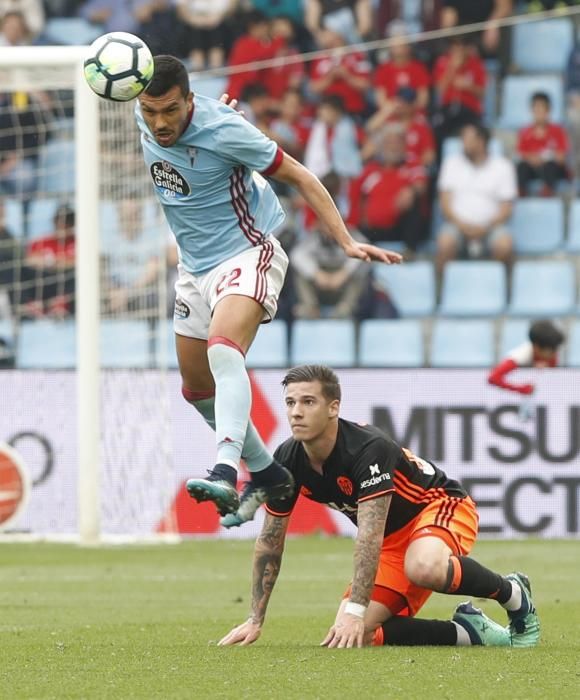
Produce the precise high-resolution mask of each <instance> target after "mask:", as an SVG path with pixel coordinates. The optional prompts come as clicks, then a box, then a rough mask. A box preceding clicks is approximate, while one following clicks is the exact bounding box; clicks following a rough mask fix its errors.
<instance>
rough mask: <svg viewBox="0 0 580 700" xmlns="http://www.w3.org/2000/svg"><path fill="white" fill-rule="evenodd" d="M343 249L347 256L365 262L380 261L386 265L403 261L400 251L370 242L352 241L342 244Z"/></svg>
mask: <svg viewBox="0 0 580 700" xmlns="http://www.w3.org/2000/svg"><path fill="white" fill-rule="evenodd" d="M343 250H344V252H345V253H346V254H347V255H348V256H349V258H360V259H361V260H365V261H366V262H382V263H386V264H387V265H393V264H394V265H396V264H398V263H400V262H403V256H402V255H401V254H400V253H395V252H393V251H392V250H383V249H382V248H379V247H378V246H376V245H371V244H370V243H357V242H356V241H353V242H352V243H349V244H348V245H346V246H344V248H343Z"/></svg>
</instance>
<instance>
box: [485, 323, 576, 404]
mask: <svg viewBox="0 0 580 700" xmlns="http://www.w3.org/2000/svg"><path fill="white" fill-rule="evenodd" d="M528 337H529V340H527V341H526V342H525V343H522V344H521V345H518V347H517V348H514V349H513V350H512V351H511V352H510V353H509V354H508V356H507V357H505V358H503V359H502V360H501V362H500V363H499V364H498V365H496V366H495V367H494V368H493V369H492V370H491V372H490V373H489V375H488V378H487V381H488V382H489V383H490V384H493V385H494V386H497V387H500V388H501V389H507V390H508V391H515V392H517V393H518V394H524V395H529V394H533V393H534V389H535V387H534V385H533V384H529V383H526V384H516V383H515V382H510V381H509V380H507V379H506V377H507V375H508V374H509V373H510V372H513V371H514V370H515V369H518V368H519V367H541V368H543V367H556V366H557V365H558V349H559V348H560V346H561V345H562V343H563V342H564V340H565V336H564V333H563V332H562V331H561V330H560V329H559V328H558V326H556V325H555V324H554V323H552V321H545V320H544V321H534V323H532V325H531V326H530V330H529V336H528Z"/></svg>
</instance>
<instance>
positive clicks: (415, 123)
mask: <svg viewBox="0 0 580 700" xmlns="http://www.w3.org/2000/svg"><path fill="white" fill-rule="evenodd" d="M416 104H417V93H416V91H415V90H414V88H412V87H400V88H398V90H397V93H396V95H395V97H394V99H393V100H391V104H390V105H389V107H390V108H389V109H379V111H378V112H376V113H375V114H374V115H373V116H372V117H371V118H370V119H369V121H368V122H367V125H366V130H367V134H368V136H369V138H368V139H367V141H366V143H365V145H364V147H363V151H362V155H363V160H365V161H366V160H368V159H369V158H371V157H373V156H374V155H375V153H376V152H377V149H378V150H380V146H381V142H382V139H383V132H384V130H385V128H388V127H389V126H390V125H394V124H399V125H400V127H401V130H402V131H403V133H404V134H405V162H407V163H412V164H415V163H421V164H422V165H424V166H425V167H426V168H430V167H431V166H432V165H433V164H434V162H435V139H434V137H433V131H432V129H431V126H430V125H429V122H428V121H427V120H426V119H425V117H424V116H423V114H421V113H418V112H417V108H416Z"/></svg>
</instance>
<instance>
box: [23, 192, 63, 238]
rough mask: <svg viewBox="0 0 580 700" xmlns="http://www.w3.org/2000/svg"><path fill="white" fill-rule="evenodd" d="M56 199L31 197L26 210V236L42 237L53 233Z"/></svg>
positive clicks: (56, 206)
mask: <svg viewBox="0 0 580 700" xmlns="http://www.w3.org/2000/svg"><path fill="white" fill-rule="evenodd" d="M59 204H60V202H59V201H58V199H33V200H32V202H30V208H29V210H28V238H29V239H35V238H44V236H49V235H50V234H52V233H54V215H55V214H56V210H57V209H58V206H59Z"/></svg>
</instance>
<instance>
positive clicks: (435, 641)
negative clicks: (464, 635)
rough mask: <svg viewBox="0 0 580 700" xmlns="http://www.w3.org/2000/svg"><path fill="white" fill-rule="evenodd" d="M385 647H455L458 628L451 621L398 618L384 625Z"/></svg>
mask: <svg viewBox="0 0 580 700" xmlns="http://www.w3.org/2000/svg"><path fill="white" fill-rule="evenodd" d="M382 627H383V644H384V645H385V646H400V647H403V646H406V647H415V646H455V645H456V644H457V627H456V626H455V623H454V622H451V620H419V619H417V618H415V617H403V616H396V617H391V618H390V619H388V620H387V621H386V622H384V623H383V625H382Z"/></svg>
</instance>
